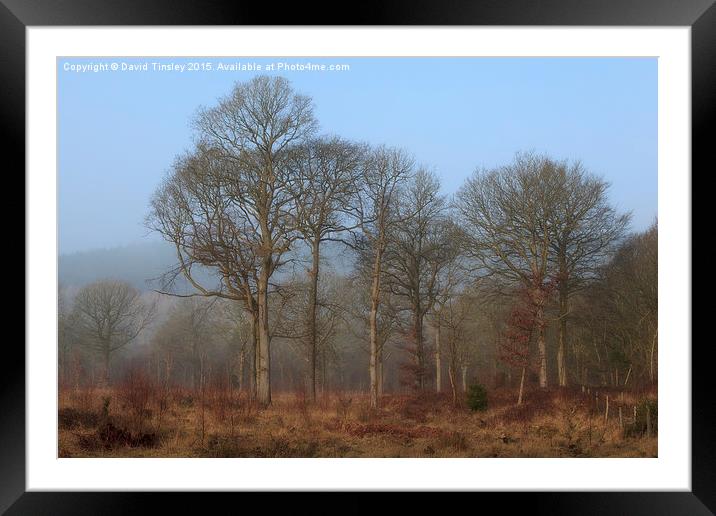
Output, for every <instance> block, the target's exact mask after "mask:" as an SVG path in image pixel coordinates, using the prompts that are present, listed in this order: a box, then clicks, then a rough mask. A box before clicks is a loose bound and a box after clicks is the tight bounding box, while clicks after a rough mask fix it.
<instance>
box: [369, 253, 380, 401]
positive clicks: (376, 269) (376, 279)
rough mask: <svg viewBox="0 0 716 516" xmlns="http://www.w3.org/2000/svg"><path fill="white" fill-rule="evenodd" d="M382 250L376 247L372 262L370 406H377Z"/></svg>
mask: <svg viewBox="0 0 716 516" xmlns="http://www.w3.org/2000/svg"><path fill="white" fill-rule="evenodd" d="M381 260H382V251H381V250H380V249H378V250H377V251H376V254H375V261H374V262H373V272H372V285H371V295H370V316H369V324H370V406H371V407H373V408H377V407H378V352H379V349H378V307H379V305H380V273H381Z"/></svg>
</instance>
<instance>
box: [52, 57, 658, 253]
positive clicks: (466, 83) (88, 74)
mask: <svg viewBox="0 0 716 516" xmlns="http://www.w3.org/2000/svg"><path fill="white" fill-rule="evenodd" d="M152 62H159V63H162V64H169V63H176V64H179V65H187V63H190V62H211V63H212V65H213V68H214V70H213V71H188V70H186V69H185V70H184V71H183V72H182V71H152V64H151V63H152ZM219 62H222V63H228V64H231V63H237V62H240V63H244V64H246V63H258V64H262V65H264V66H265V65H267V64H270V63H307V62H311V63H323V64H332V63H338V64H348V65H350V70H349V71H323V72H317V71H281V72H268V73H278V74H281V75H284V76H286V77H288V78H289V79H290V80H291V81H292V82H293V84H294V87H295V88H296V89H297V90H298V91H300V92H302V93H305V94H308V95H310V96H312V97H313V100H314V103H315V108H316V115H317V118H318V120H319V122H320V124H321V132H323V133H333V134H339V135H341V136H343V137H346V138H351V139H357V140H361V141H368V142H374V143H386V144H389V145H396V146H401V147H404V148H405V149H407V150H408V151H410V152H412V153H413V154H414V155H415V157H416V159H417V160H418V161H419V162H420V163H422V164H424V165H426V166H428V167H430V168H432V169H433V170H434V171H435V172H436V173H437V174H439V176H440V177H441V178H442V182H443V188H444V191H445V192H446V193H452V192H454V191H456V190H457V189H458V188H459V186H460V185H461V183H462V182H463V180H464V179H465V177H467V176H468V175H470V174H471V173H472V172H473V170H474V169H475V168H476V167H477V166H485V167H492V166H496V165H500V164H504V163H507V162H509V161H510V160H511V159H512V157H513V155H514V153H515V152H517V151H521V150H535V151H538V152H546V153H549V154H551V155H552V156H554V157H555V158H560V159H562V158H566V159H580V160H581V161H582V162H583V164H584V165H585V166H586V167H587V168H588V169H589V170H590V171H592V172H594V173H597V174H600V175H602V176H603V177H605V178H606V179H607V180H608V181H610V182H611V183H612V189H611V199H612V202H613V203H614V204H615V205H616V206H618V207H619V208H621V209H623V210H632V211H633V213H634V219H633V229H637V230H639V229H643V228H645V227H646V226H648V225H649V224H650V223H651V222H652V221H653V220H654V218H655V216H656V214H657V61H656V59H648V58H638V59H635V58H618V59H616V58H450V59H447V58H400V59H396V58H331V59H316V58H310V59H308V58H306V59H295V58H291V59H274V58H270V59H253V58H237V59H227V58H221V59H216V58H210V59H206V58H202V59H184V58H179V59H151V58H141V59H122V58H116V59H115V58H113V59H68V60H59V61H58V75H59V77H58V134H59V136H58V138H59V141H58V143H59V146H58V152H59V156H58V163H59V184H58V188H59V213H58V216H59V247H60V252H61V253H71V252H75V251H81V250H87V249H92V248H97V247H112V246H117V245H125V244H131V243H135V242H141V241H146V239H147V237H145V235H146V233H147V231H146V229H145V228H144V227H143V219H144V216H145V214H146V212H147V206H148V202H149V199H150V197H151V195H152V192H153V191H154V189H155V188H156V186H157V184H158V183H159V181H160V180H161V178H162V177H163V176H164V174H165V173H166V172H167V171H168V169H169V167H170V165H171V163H172V161H173V159H174V157H175V156H176V155H177V154H178V153H180V152H182V151H183V150H185V149H187V148H189V147H190V146H191V142H192V133H191V128H190V120H191V118H192V116H193V115H194V113H195V112H196V109H197V108H198V107H199V106H200V105H205V106H210V105H212V104H214V102H215V101H216V99H217V98H218V97H220V96H222V95H224V94H226V93H228V92H229V91H230V89H231V87H232V85H233V83H234V82H236V81H242V80H247V79H249V78H251V77H252V76H254V75H255V74H257V73H264V72H263V71H261V72H249V71H243V72H242V71H235V72H232V71H217V70H216V68H217V65H218V63H219ZM99 63H103V64H104V65H105V66H106V67H107V70H99V71H96V72H94V71H84V72H82V71H72V70H69V69H68V70H66V69H65V68H69V67H70V65H73V66H75V65H83V64H84V65H88V64H99ZM111 63H117V64H118V66H120V70H118V71H112V70H111V68H110V65H111ZM121 63H131V64H135V65H136V64H142V63H147V64H148V70H147V71H135V72H133V71H121ZM89 70H92V68H90V69H89ZM148 238H156V237H148Z"/></svg>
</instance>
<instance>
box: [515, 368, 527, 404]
mask: <svg viewBox="0 0 716 516" xmlns="http://www.w3.org/2000/svg"><path fill="white" fill-rule="evenodd" d="M526 369H527V368H526V367H523V368H522V376H521V377H520V394H519V395H518V397H517V404H518V405H522V393H523V392H524V388H525V370H526Z"/></svg>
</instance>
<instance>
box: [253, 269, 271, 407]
mask: <svg viewBox="0 0 716 516" xmlns="http://www.w3.org/2000/svg"><path fill="white" fill-rule="evenodd" d="M263 262H264V263H263V266H262V268H261V273H260V274H259V281H258V305H259V314H258V315H259V317H258V360H257V363H258V371H257V374H256V376H257V386H256V398H257V400H258V402H259V404H260V405H261V406H262V407H268V406H269V405H270V404H271V383H270V370H271V364H270V361H271V355H270V349H271V335H270V333H269V306H268V282H269V270H270V267H271V259H270V258H265V259H264V260H263Z"/></svg>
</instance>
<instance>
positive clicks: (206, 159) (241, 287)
mask: <svg viewBox="0 0 716 516" xmlns="http://www.w3.org/2000/svg"><path fill="white" fill-rule="evenodd" d="M217 154H218V153H217V152H216V151H215V150H214V149H211V148H209V147H207V146H206V145H198V146H197V148H196V149H195V150H194V152H193V153H192V154H187V155H185V156H183V157H181V158H179V159H178V160H177V161H176V162H175V164H174V170H173V172H172V173H171V175H170V176H169V177H167V178H166V179H165V180H164V182H163V184H162V185H161V186H160V187H159V189H158V190H157V192H156V193H155V194H154V197H153V198H152V202H151V212H150V214H149V216H148V217H147V226H148V227H149V228H151V229H153V230H154V231H157V232H158V233H159V234H161V235H162V237H163V238H164V239H165V240H167V241H168V242H170V243H171V244H172V245H173V246H174V248H175V251H176V256H177V265H176V266H175V267H174V268H173V269H172V270H170V271H168V272H167V273H166V274H165V275H164V276H163V277H162V278H161V279H162V288H161V290H160V292H162V293H166V294H170V295H178V296H181V297H192V296H206V297H218V298H222V299H228V300H232V301H235V302H238V303H241V305H242V306H243V307H244V309H245V310H246V312H247V314H248V318H249V321H250V323H251V333H252V347H253V350H254V353H253V355H254V356H256V355H257V353H256V349H257V343H258V338H257V332H258V320H259V313H258V302H257V296H256V291H257V288H256V285H257V282H258V256H257V248H256V247H255V246H254V245H253V242H252V241H251V240H249V239H248V238H247V236H246V234H247V232H250V231H252V229H253V228H252V225H251V221H250V219H249V217H248V216H247V214H246V213H245V212H244V210H243V209H242V207H241V206H239V205H238V204H237V203H236V202H234V201H233V199H232V198H231V197H230V196H229V194H228V193H227V190H228V186H227V185H228V184H229V183H230V182H231V181H232V178H233V173H232V170H231V168H230V167H228V166H226V163H224V162H223V161H222V160H220V159H219V157H218V155H217ZM207 270H208V271H211V272H213V274H214V277H215V278H216V284H214V285H209V284H207V281H211V279H207V278H206V277H205V276H206V274H203V275H202V272H205V271H207ZM179 277H184V278H186V279H187V280H188V282H189V284H190V285H191V286H192V287H193V289H194V291H193V292H191V293H188V294H177V293H176V292H170V291H169V289H170V288H171V287H172V285H173V284H174V282H175V280H177V278H179ZM252 365H253V367H252V369H253V381H252V386H253V387H254V388H255V387H256V385H257V381H256V380H257V379H256V376H257V371H258V368H257V367H256V361H254V363H253V364H252ZM254 394H255V393H254Z"/></svg>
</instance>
